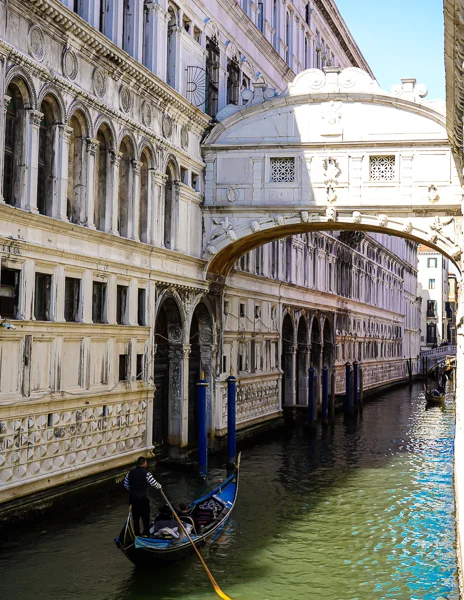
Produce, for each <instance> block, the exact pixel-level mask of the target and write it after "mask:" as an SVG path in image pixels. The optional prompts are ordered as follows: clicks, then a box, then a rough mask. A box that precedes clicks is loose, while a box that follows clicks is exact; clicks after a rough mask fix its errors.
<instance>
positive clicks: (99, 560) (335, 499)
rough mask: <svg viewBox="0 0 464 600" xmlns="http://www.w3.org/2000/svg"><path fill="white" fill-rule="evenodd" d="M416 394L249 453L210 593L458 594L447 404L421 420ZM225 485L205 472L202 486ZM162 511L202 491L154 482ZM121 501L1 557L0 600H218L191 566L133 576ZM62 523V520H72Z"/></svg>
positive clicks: (45, 531)
mask: <svg viewBox="0 0 464 600" xmlns="http://www.w3.org/2000/svg"><path fill="white" fill-rule="evenodd" d="M419 393H420V386H413V388H411V390H410V389H409V388H403V389H400V390H398V389H397V390H394V391H391V392H388V393H385V394H383V395H382V396H381V397H379V399H378V400H376V401H375V402H373V403H370V404H368V405H367V406H366V407H365V409H364V413H363V417H362V419H360V420H358V422H357V423H356V424H354V425H353V424H349V425H344V424H343V419H342V418H341V417H340V418H339V419H338V422H337V424H336V427H335V429H334V431H333V432H332V431H331V430H330V429H328V430H324V431H320V432H319V433H318V435H317V437H308V436H307V435H306V434H305V433H304V432H302V431H298V430H294V431H291V432H287V433H285V434H283V435H282V436H280V437H279V438H278V439H275V440H274V441H271V442H269V443H267V444H262V445H260V446H257V447H255V448H253V449H252V450H247V451H246V452H245V453H244V455H243V459H242V476H241V483H240V493H239V500H238V503H237V507H236V510H235V512H234V515H233V518H232V521H231V523H230V526H229V528H228V530H227V532H226V533H225V534H224V535H223V536H222V537H221V538H220V539H219V540H218V542H217V543H216V544H215V545H213V546H210V547H208V548H206V549H205V550H204V557H205V560H206V562H207V564H208V566H209V567H210V569H211V570H212V572H213V573H214V575H215V577H216V578H217V580H218V582H219V584H220V586H221V588H222V589H224V590H225V591H226V592H227V593H228V594H229V595H230V596H231V597H232V598H234V599H238V598H243V599H246V600H266V599H269V600H277V599H279V600H281V599H283V600H299V599H300V598H301V599H305V600H308V599H309V600H316V599H317V600H320V599H321V598H324V599H328V600H331V599H333V600H351V599H354V598H357V599H359V600H361V599H365V600H373V599H376V598H378V599H379V600H380V599H381V598H395V599H401V598H407V599H413V598H414V599H415V598H417V599H419V598H420V599H430V600H431V599H433V600H437V599H438V598H440V597H441V598H456V597H457V595H458V592H457V584H456V564H455V539H454V517H453V511H454V500H453V487H452V475H453V473H452V467H453V435H454V406H453V404H452V401H451V402H450V403H449V404H448V405H447V407H446V408H445V409H444V410H441V409H440V408H439V407H437V408H433V409H431V410H427V411H426V410H425V401H424V400H423V398H421V397H420V396H418V394H419ZM223 475H224V471H223V470H221V469H214V470H213V471H212V472H211V473H210V476H209V482H208V483H209V485H211V486H213V485H214V484H215V483H216V481H217V480H218V479H219V478H220V477H221V476H223ZM157 476H158V477H159V479H160V480H161V481H163V483H165V489H166V491H167V493H168V496H170V497H171V499H172V501H174V502H179V501H181V500H184V499H185V498H191V497H195V496H197V495H199V494H200V493H202V492H203V490H204V488H203V487H202V486H201V485H200V484H198V483H197V482H196V481H194V480H193V479H192V477H191V476H190V475H182V474H178V473H164V472H163V471H161V472H158V473H157ZM126 501H127V500H126V498H125V497H124V495H122V494H121V495H116V496H115V497H113V498H104V499H102V500H101V501H100V502H98V503H97V505H96V506H93V507H91V508H89V509H87V510H84V511H82V510H81V511H80V512H72V513H71V514H70V515H66V516H63V517H61V518H60V519H58V520H55V521H54V522H53V523H51V522H47V523H43V522H41V523H37V525H36V526H33V527H31V528H30V530H29V531H28V532H23V533H21V534H18V535H17V536H15V537H14V539H12V540H10V541H8V542H7V543H5V544H4V545H3V547H1V549H0V569H1V573H2V577H1V580H0V594H1V597H2V599H10V598H11V599H12V600H13V599H14V600H23V599H29V598H31V599H32V598H33V599H34V600H42V599H44V600H45V599H47V600H51V599H55V598H56V599H60V600H61V599H72V600H74V599H77V598H79V599H82V598H85V599H86V600H103V599H104V600H145V599H147V600H148V599H150V600H154V599H163V600H170V599H172V600H178V599H184V600H206V599H209V598H217V597H216V596H215V594H214V592H213V591H212V590H211V588H210V587H209V583H208V580H207V578H206V576H205V575H204V573H203V571H202V567H201V565H199V564H198V562H197V561H196V560H195V558H192V559H191V560H188V561H186V562H184V563H181V564H179V565H175V566H172V567H169V568H168V569H166V570H164V571H163V572H162V573H156V574H153V573H147V572H144V571H140V570H136V569H135V568H134V567H132V565H131V564H130V563H128V562H127V561H126V559H125V558H124V557H123V555H122V554H121V553H119V552H118V551H117V550H116V549H115V547H114V546H113V543H112V539H113V538H114V536H115V535H116V534H117V532H118V531H119V528H120V526H121V524H122V522H123V521H124V519H125V515H126V508H127V506H126ZM69 517H71V518H72V519H73V520H72V522H71V523H70V522H69Z"/></svg>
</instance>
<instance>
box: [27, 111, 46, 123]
mask: <svg viewBox="0 0 464 600" xmlns="http://www.w3.org/2000/svg"><path fill="white" fill-rule="evenodd" d="M43 116H44V115H43V113H41V112H40V111H38V110H29V123H30V124H31V125H33V126H34V127H40V123H41V121H42V119H43Z"/></svg>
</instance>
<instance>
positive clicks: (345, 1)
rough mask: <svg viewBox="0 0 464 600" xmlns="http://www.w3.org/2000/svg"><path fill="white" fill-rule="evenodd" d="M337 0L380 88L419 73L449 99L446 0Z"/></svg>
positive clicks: (432, 90) (435, 94)
mask: <svg viewBox="0 0 464 600" xmlns="http://www.w3.org/2000/svg"><path fill="white" fill-rule="evenodd" d="M335 1H336V4H337V6H338V9H339V11H340V13H341V15H342V17H343V19H344V20H345V23H346V24H347V25H348V27H349V29H350V31H351V33H352V35H353V37H354V39H355V41H356V43H357V44H358V47H359V49H360V50H361V52H362V53H363V55H364V58H365V59H366V60H367V62H368V63H369V66H370V67H371V69H372V71H373V72H374V75H375V77H376V79H377V81H378V83H379V85H380V87H381V88H383V89H385V90H387V91H389V90H390V88H391V86H392V85H393V84H395V83H400V79H406V78H409V77H415V78H416V79H417V82H418V83H425V85H426V86H427V89H428V91H429V93H428V95H427V100H435V99H437V98H438V99H441V100H444V99H445V66H444V50H443V45H444V41H443V39H444V33H443V0H389V2H385V1H383V2H381V1H380V0H335Z"/></svg>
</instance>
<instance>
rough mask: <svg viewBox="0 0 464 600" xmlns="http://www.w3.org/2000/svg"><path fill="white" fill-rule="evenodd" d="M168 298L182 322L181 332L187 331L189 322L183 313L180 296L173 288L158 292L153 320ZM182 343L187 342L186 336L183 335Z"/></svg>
mask: <svg viewBox="0 0 464 600" xmlns="http://www.w3.org/2000/svg"><path fill="white" fill-rule="evenodd" d="M169 298H171V299H172V300H173V302H174V303H175V304H176V307H177V310H178V311H179V314H180V316H181V320H182V329H183V330H185V329H188V327H189V320H188V316H187V314H186V312H185V308H184V305H183V302H182V298H181V297H180V294H179V293H178V291H177V290H176V289H175V288H173V287H166V288H165V289H163V290H162V291H161V292H159V295H158V298H157V301H156V306H155V320H156V318H157V315H158V312H159V310H160V307H161V305H162V304H163V303H164V302H165V301H166V300H167V299H169ZM182 341H183V343H187V342H188V335H187V334H186V335H184V337H183V339H182Z"/></svg>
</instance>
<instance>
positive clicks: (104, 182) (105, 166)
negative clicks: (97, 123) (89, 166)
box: [94, 125, 111, 231]
mask: <svg viewBox="0 0 464 600" xmlns="http://www.w3.org/2000/svg"><path fill="white" fill-rule="evenodd" d="M110 139H111V138H110V134H109V131H108V128H107V127H106V125H102V126H101V127H100V129H99V130H98V133H97V141H98V150H97V153H96V155H95V194H94V198H95V200H94V223H95V227H96V228H97V229H98V230H99V231H105V218H106V202H107V197H108V193H109V189H108V171H109V168H110V154H109V149H110V145H111V144H110V141H109V140H110Z"/></svg>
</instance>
